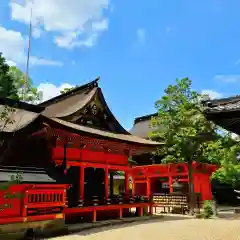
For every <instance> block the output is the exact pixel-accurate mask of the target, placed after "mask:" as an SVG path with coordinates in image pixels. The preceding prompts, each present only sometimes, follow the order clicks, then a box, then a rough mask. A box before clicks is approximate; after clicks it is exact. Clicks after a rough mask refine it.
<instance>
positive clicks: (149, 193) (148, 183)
mask: <svg viewBox="0 0 240 240" xmlns="http://www.w3.org/2000/svg"><path fill="white" fill-rule="evenodd" d="M150 195H151V179H150V178H147V197H150Z"/></svg>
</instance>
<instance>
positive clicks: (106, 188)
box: [104, 167, 108, 200]
mask: <svg viewBox="0 0 240 240" xmlns="http://www.w3.org/2000/svg"><path fill="white" fill-rule="evenodd" d="M104 183H105V199H106V200H107V199H108V168H107V167H106V168H105V182H104Z"/></svg>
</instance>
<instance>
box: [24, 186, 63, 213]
mask: <svg viewBox="0 0 240 240" xmlns="http://www.w3.org/2000/svg"><path fill="white" fill-rule="evenodd" d="M23 205H24V208H23V216H28V215H35V214H48V213H57V212H61V211H62V209H63V208H64V207H66V205H67V199H66V185H37V184H36V185H34V186H33V188H31V189H28V190H27V191H26V192H25V195H24V200H23Z"/></svg>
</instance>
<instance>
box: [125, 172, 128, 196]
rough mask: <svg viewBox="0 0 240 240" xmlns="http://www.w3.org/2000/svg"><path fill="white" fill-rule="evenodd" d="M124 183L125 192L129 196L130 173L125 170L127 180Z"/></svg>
mask: <svg viewBox="0 0 240 240" xmlns="http://www.w3.org/2000/svg"><path fill="white" fill-rule="evenodd" d="M124 183H125V194H126V195H127V196H129V174H128V172H127V171H126V172H125V182H124Z"/></svg>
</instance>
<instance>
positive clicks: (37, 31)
mask: <svg viewBox="0 0 240 240" xmlns="http://www.w3.org/2000/svg"><path fill="white" fill-rule="evenodd" d="M41 33H42V32H41V29H40V28H34V29H33V30H32V36H33V37H34V38H39V37H40V36H41Z"/></svg>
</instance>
